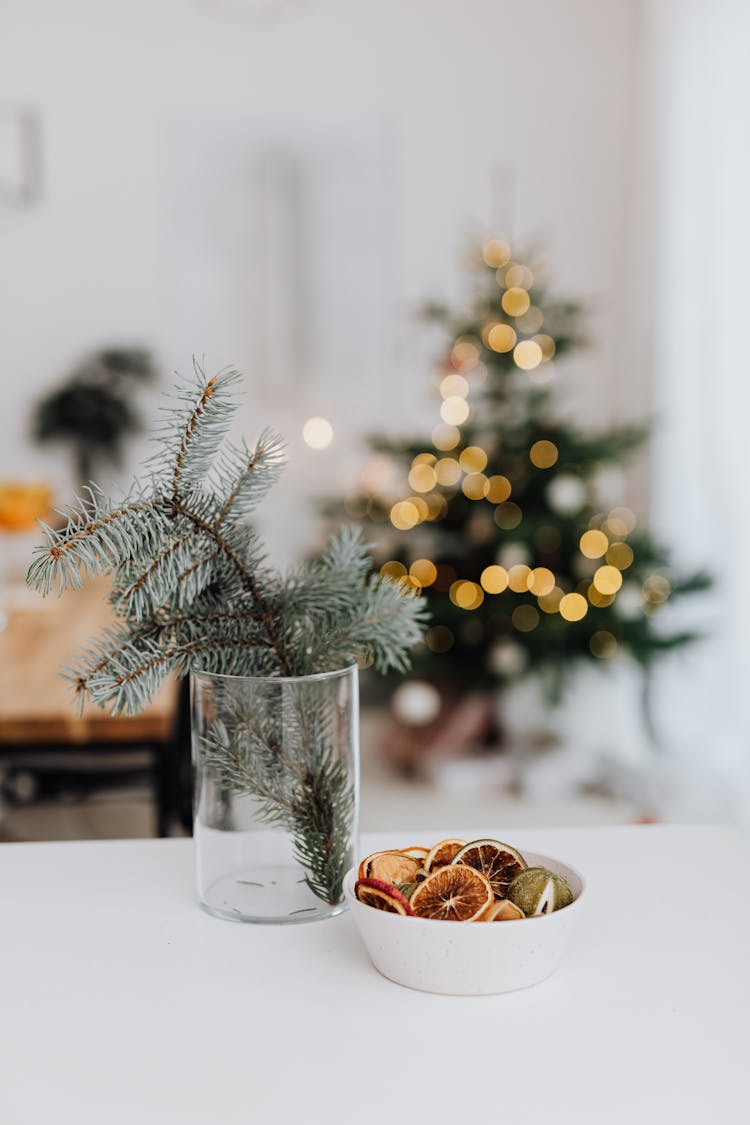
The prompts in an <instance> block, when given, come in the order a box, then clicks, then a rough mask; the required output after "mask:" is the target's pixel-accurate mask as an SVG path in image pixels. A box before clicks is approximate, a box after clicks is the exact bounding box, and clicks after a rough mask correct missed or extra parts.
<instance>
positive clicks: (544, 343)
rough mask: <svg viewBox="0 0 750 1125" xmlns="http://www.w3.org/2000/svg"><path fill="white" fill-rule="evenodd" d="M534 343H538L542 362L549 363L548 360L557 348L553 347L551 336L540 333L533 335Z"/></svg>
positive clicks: (553, 342)
mask: <svg viewBox="0 0 750 1125" xmlns="http://www.w3.org/2000/svg"><path fill="white" fill-rule="evenodd" d="M534 343H535V344H538V345H539V347H540V349H541V352H542V359H543V360H544V362H545V363H549V361H550V360H551V359H552V357H553V356H554V354H555V352H556V351H557V348H556V347H555V341H554V340H553V339H552V337H551V336H544V335H541V336H535V337H534Z"/></svg>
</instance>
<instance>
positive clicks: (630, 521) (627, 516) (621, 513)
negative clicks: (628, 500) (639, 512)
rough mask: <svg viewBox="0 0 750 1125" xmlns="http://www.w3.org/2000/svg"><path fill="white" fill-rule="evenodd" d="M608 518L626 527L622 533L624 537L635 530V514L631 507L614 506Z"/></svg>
mask: <svg viewBox="0 0 750 1125" xmlns="http://www.w3.org/2000/svg"><path fill="white" fill-rule="evenodd" d="M607 519H609V520H611V521H612V522H613V523H614V524H618V525H619V526H621V527H622V528H624V530H623V531H622V535H621V538H623V539H624V538H625V536H626V535H630V534H631V533H632V532H633V531H635V525H636V519H635V514H634V513H633V512H631V510H630V508H613V509H612V511H611V512H610V513H609V516H608V517H607Z"/></svg>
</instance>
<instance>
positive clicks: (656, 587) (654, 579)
mask: <svg viewBox="0 0 750 1125" xmlns="http://www.w3.org/2000/svg"><path fill="white" fill-rule="evenodd" d="M671 593H672V587H671V585H670V583H669V580H668V579H667V578H665V577H664V575H663V574H652V575H651V576H650V577H649V578H647V579H646V581H645V582H644V583H643V597H644V600H645V601H646V602H647V603H648V604H649V605H661V603H662V602H665V601H666V600H667V598H668V597H669V595H670V594H671Z"/></svg>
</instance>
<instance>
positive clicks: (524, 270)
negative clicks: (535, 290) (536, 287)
mask: <svg viewBox="0 0 750 1125" xmlns="http://www.w3.org/2000/svg"><path fill="white" fill-rule="evenodd" d="M503 281H504V282H505V287H506V289H531V287H532V285H533V284H534V275H533V273H532V272H531V270H530V269H529V267H528V266H521V265H519V264H518V263H517V262H514V263H513V264H512V265H509V266H508V268H507V269H506V271H505V276H504V277H503Z"/></svg>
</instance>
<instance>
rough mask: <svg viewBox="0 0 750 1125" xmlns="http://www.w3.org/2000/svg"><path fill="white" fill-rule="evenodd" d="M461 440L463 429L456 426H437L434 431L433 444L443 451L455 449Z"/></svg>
mask: <svg viewBox="0 0 750 1125" xmlns="http://www.w3.org/2000/svg"><path fill="white" fill-rule="evenodd" d="M460 440H461V431H460V430H459V429H457V427H456V426H447V425H441V426H435V429H434V430H433V431H432V444H433V445H434V446H435V449H439V450H440V451H441V453H447V452H448V450H449V449H455V448H456V446H457V445H458V443H459V442H460Z"/></svg>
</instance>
